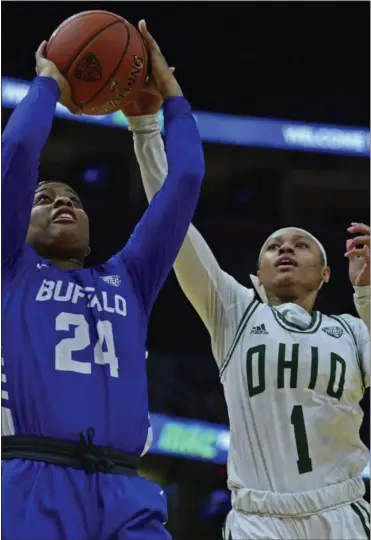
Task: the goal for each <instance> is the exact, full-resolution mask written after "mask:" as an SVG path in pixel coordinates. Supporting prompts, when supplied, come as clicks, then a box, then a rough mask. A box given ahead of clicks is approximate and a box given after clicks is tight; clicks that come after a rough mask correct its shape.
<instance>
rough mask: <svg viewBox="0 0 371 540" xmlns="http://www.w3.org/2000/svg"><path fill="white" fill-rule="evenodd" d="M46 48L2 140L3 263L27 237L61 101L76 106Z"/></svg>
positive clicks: (40, 49)
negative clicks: (41, 167)
mask: <svg viewBox="0 0 371 540" xmlns="http://www.w3.org/2000/svg"><path fill="white" fill-rule="evenodd" d="M45 47H46V42H43V43H42V44H41V45H40V47H39V48H38V50H37V51H36V72H37V74H38V75H39V77H36V79H35V80H34V81H33V83H32V85H31V88H30V90H29V92H28V94H27V96H26V97H25V98H24V99H23V100H22V101H21V103H20V104H19V105H18V107H17V108H16V109H15V111H14V112H13V114H12V115H11V117H10V119H9V121H8V123H7V126H6V128H5V130H4V132H3V135H2V140H1V152H2V171H1V172H2V201H1V202H2V231H1V233H2V263H3V265H7V264H9V263H10V261H11V260H13V259H14V257H16V255H17V254H18V253H19V252H20V250H21V249H22V247H23V246H24V243H25V240H26V235H27V229H28V223H29V219H30V213H31V207H32V201H33V196H34V191H35V187H36V183H37V177H38V165H39V159H40V153H41V150H42V148H43V146H44V144H45V142H46V140H47V138H48V136H49V133H50V130H51V126H52V122H53V116H54V111H55V106H56V104H57V101H58V99H60V100H61V102H63V104H65V105H66V106H69V107H73V106H72V104H71V102H70V94H69V86H68V83H67V81H66V80H65V79H64V77H62V75H61V74H60V73H59V71H58V70H57V68H56V67H55V65H54V64H53V63H52V62H50V61H48V60H46V59H45V57H44V51H45Z"/></svg>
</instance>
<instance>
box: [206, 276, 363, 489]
mask: <svg viewBox="0 0 371 540" xmlns="http://www.w3.org/2000/svg"><path fill="white" fill-rule="evenodd" d="M231 279H232V278H231ZM233 281H234V280H233ZM234 283H235V286H234V287H233V289H234V294H235V293H236V291H238V295H239V296H240V298H239V300H238V301H235V302H233V303H231V306H230V309H229V310H228V312H227V314H226V315H225V318H224V323H223V328H221V329H220V330H221V331H220V332H219V333H218V335H219V338H218V337H217V335H216V334H215V335H214V339H213V351H214V355H215V356H216V359H217V362H218V364H219V366H220V374H221V381H222V383H223V386H224V393H225V398H226V401H227V406H228V413H229V419H230V427H231V442H230V450H229V457H228V478H229V480H228V485H229V488H230V489H234V488H243V487H248V488H250V489H256V490H263V491H273V492H281V493H282V492H286V493H290V492H291V493H292V492H300V491H307V490H311V489H318V488H321V487H322V486H327V485H330V484H335V483H338V482H341V481H344V480H347V479H348V478H354V477H357V476H359V475H361V473H362V471H363V470H364V468H365V466H366V464H367V460H368V452H367V449H366V447H365V446H364V445H363V443H362V442H361V440H360V438H359V435H358V433H359V428H360V425H361V422H362V416H363V414H362V410H361V408H360V406H359V401H360V400H361V398H362V395H363V390H364V384H366V383H365V380H366V378H367V375H366V374H365V373H364V371H365V370H364V364H363V362H368V358H367V359H363V358H361V354H362V350H361V349H362V347H361V346H359V344H358V343H357V340H359V339H360V333H361V334H362V336H363V338H365V336H366V338H365V339H367V340H368V333H367V329H366V326H365V325H364V323H363V322H362V321H360V320H359V319H356V318H355V317H352V316H350V315H344V316H339V317H337V316H333V317H332V316H325V315H322V314H321V313H319V312H315V313H314V314H313V316H312V319H311V320H310V321H308V325H307V327H306V328H305V329H304V330H303V329H301V328H300V327H299V326H298V325H297V324H296V323H295V322H291V323H290V322H288V320H287V319H289V318H290V317H289V315H290V313H289V312H290V306H293V305H292V304H286V305H284V306H280V307H279V308H278V309H275V308H272V307H269V306H268V305H266V304H262V303H260V302H259V301H258V300H256V299H255V295H254V292H253V291H252V290H251V289H246V288H244V287H242V286H241V285H239V284H237V283H236V282H234ZM236 300H237V299H236ZM285 306H287V309H286V308H285ZM295 307H296V308H297V309H298V310H299V316H300V311H303V313H305V314H306V316H307V317H309V316H308V314H307V313H306V312H304V310H302V308H300V307H299V306H295ZM294 309H295V308H294ZM285 311H286V313H285ZM362 325H363V326H362ZM365 332H366V334H365ZM218 341H219V343H218ZM227 345H228V347H227ZM222 351H224V353H226V354H225V356H224V360H223V361H221V358H220V354H221V352H222Z"/></svg>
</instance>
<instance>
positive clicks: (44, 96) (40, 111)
mask: <svg viewBox="0 0 371 540" xmlns="http://www.w3.org/2000/svg"><path fill="white" fill-rule="evenodd" d="M58 98H59V87H58V84H57V83H56V81H55V80H54V79H51V78H49V77H36V78H35V79H34V81H33V83H32V85H31V88H30V90H29V92H28V94H27V95H26V97H25V98H24V99H23V100H22V101H21V102H20V103H19V105H18V106H17V107H16V109H15V110H14V112H13V114H12V115H11V117H10V118H9V121H8V123H7V126H6V128H5V130H4V132H3V135H2V152H3V160H4V161H3V168H4V165H5V168H6V170H8V169H9V165H10V164H11V162H12V161H13V157H14V152H18V151H21V152H22V156H23V157H27V158H28V160H27V161H28V162H35V161H38V159H39V157H40V153H41V150H42V148H43V146H44V144H45V142H46V140H47V138H48V136H49V133H50V130H51V127H52V122H53V116H54V112H55V107H56V104H57V101H58ZM9 150H13V151H9ZM4 152H6V155H4Z"/></svg>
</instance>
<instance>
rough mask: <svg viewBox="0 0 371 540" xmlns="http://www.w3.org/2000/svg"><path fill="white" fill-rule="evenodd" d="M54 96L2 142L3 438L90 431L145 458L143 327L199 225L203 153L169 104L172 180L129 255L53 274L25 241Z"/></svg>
mask: <svg viewBox="0 0 371 540" xmlns="http://www.w3.org/2000/svg"><path fill="white" fill-rule="evenodd" d="M58 94H59V92H58V88H57V85H56V83H55V81H54V80H52V79H49V78H41V77H37V78H36V79H35V81H34V82H33V84H32V86H31V89H30V92H29V93H28V95H27V96H26V97H25V99H24V100H23V102H22V103H21V104H20V105H19V106H18V107H17V109H16V110H15V112H14V113H13V115H12V117H11V118H10V120H9V122H8V125H7V127H6V129H5V131H4V134H3V138H2V157H3V164H2V186H3V187H2V235H3V254H2V263H3V264H2V278H3V286H2V294H3V304H2V310H3V311H2V364H3V365H2V372H3V376H2V405H3V434H4V435H10V434H13V433H15V434H22V435H42V436H46V437H55V438H60V439H66V440H78V434H79V432H82V431H83V432H84V431H86V429H87V428H88V427H94V429H95V439H94V443H95V444H98V445H104V446H111V447H114V448H117V449H121V450H124V451H127V452H133V453H136V454H137V455H139V454H141V453H142V452H143V449H144V448H145V445H146V439H147V435H148V399H147V377H146V336H147V326H148V319H149V316H150V313H151V309H152V306H153V303H154V301H155V300H156V298H157V295H158V293H159V291H160V288H161V286H162V285H163V283H164V281H165V279H166V277H167V276H168V274H169V272H170V270H171V267H172V265H173V262H174V260H175V258H176V255H177V253H178V251H179V249H180V247H181V245H182V242H183V240H184V237H185V235H186V232H187V229H188V226H189V224H190V222H191V220H192V217H193V213H194V210H195V207H196V204H197V200H198V197H199V191H200V186H201V183H202V179H203V174H204V161H203V152H202V144H201V141H200V137H199V134H198V131H197V127H196V124H195V121H194V119H193V117H192V113H191V109H190V106H189V104H188V102H187V101H186V100H185V99H184V98H182V97H176V98H170V99H169V100H167V102H166V103H165V106H164V117H165V130H166V151H167V157H168V163H169V175H168V178H167V180H166V181H165V184H164V186H163V187H162V189H161V190H160V191H159V192H158V194H157V195H156V197H154V199H153V201H152V203H151V205H150V206H149V207H148V209H147V210H146V212H145V213H144V215H143V217H142V219H141V221H140V222H139V224H138V225H137V227H136V228H135V230H134V232H133V234H132V236H131V237H130V239H129V241H128V242H127V244H126V246H125V247H124V248H123V249H122V251H120V252H119V253H118V254H116V255H115V256H113V257H112V258H111V259H110V260H109V261H107V262H106V263H105V264H102V265H98V266H96V267H93V268H86V269H78V270H61V269H58V268H56V267H55V266H54V265H53V264H52V263H51V262H50V261H48V260H46V259H43V258H42V257H40V256H39V255H38V254H37V253H36V252H35V251H34V250H33V249H32V248H31V247H30V246H29V245H28V244H27V243H26V241H25V239H26V234H27V228H28V223H29V217H30V212H31V208H32V201H33V195H34V190H35V187H36V184H37V176H38V172H37V167H38V160H39V156H40V152H41V149H42V147H43V145H44V143H45V141H46V139H47V137H48V135H49V132H50V129H51V125H52V118H53V113H54V110H55V105H56V102H57V99H58ZM147 446H148V445H147Z"/></svg>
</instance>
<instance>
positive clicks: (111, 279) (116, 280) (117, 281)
mask: <svg viewBox="0 0 371 540" xmlns="http://www.w3.org/2000/svg"><path fill="white" fill-rule="evenodd" d="M102 279H103V281H105V282H106V283H109V284H110V285H113V286H114V287H120V285H121V278H120V276H103V277H102Z"/></svg>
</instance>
